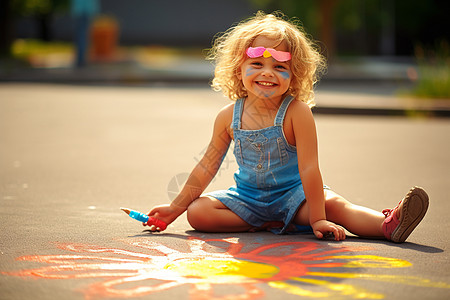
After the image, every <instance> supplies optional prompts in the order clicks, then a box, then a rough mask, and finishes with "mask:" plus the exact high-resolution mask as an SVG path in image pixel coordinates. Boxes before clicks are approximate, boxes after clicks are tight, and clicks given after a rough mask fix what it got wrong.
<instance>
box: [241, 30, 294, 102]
mask: <svg viewBox="0 0 450 300" xmlns="http://www.w3.org/2000/svg"><path fill="white" fill-rule="evenodd" d="M251 47H265V48H273V49H275V50H277V51H283V52H288V51H289V49H288V46H287V43H286V42H285V41H283V42H281V43H279V42H278V41H276V40H273V39H270V38H267V37H264V36H258V37H257V38H256V39H255V40H254V41H253V43H252V45H251ZM238 77H239V79H240V80H242V83H243V85H244V87H245V88H246V90H247V93H248V97H249V98H253V97H256V98H263V99H272V100H278V101H279V100H281V97H282V96H283V95H284V94H285V93H286V91H287V90H288V89H289V85H290V83H291V77H292V73H291V70H290V61H285V62H279V61H277V60H276V59H274V58H273V57H272V56H269V57H267V55H263V56H260V57H256V58H250V57H248V58H247V59H246V60H245V61H244V63H243V64H242V65H241V67H240V73H239V74H238Z"/></svg>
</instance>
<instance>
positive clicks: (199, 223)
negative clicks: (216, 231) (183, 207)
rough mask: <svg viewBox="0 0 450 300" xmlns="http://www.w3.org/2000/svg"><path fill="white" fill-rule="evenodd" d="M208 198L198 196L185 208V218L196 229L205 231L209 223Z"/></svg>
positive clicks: (209, 206) (209, 205) (209, 204)
mask: <svg viewBox="0 0 450 300" xmlns="http://www.w3.org/2000/svg"><path fill="white" fill-rule="evenodd" d="M210 202H211V200H210V199H209V198H198V199H197V200H195V201H194V202H192V203H191V205H189V207H188V209H187V220H188V222H189V224H190V225H191V226H192V228H194V229H195V230H198V231H207V230H208V228H209V227H210V225H211V221H212V220H211V218H210V215H211V214H209V213H208V212H209V211H210V209H211V208H212V206H211V203H210Z"/></svg>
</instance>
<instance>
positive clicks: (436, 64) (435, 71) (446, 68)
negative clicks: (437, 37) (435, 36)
mask: <svg viewBox="0 0 450 300" xmlns="http://www.w3.org/2000/svg"><path fill="white" fill-rule="evenodd" d="M415 52H416V53H415V54H416V59H417V65H418V68H417V73H414V74H412V76H410V77H412V78H411V79H413V80H414V81H415V82H416V85H415V87H414V88H413V89H412V91H411V93H412V95H413V96H416V97H420V98H438V99H449V100H450V56H449V54H450V48H449V44H448V42H446V41H442V42H441V43H439V44H438V46H437V47H436V48H435V49H425V48H423V47H421V46H417V47H416V51H415Z"/></svg>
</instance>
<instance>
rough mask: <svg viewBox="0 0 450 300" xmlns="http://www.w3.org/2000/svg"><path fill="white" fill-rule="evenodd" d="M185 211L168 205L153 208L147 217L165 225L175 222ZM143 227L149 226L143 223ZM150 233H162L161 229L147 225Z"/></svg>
mask: <svg viewBox="0 0 450 300" xmlns="http://www.w3.org/2000/svg"><path fill="white" fill-rule="evenodd" d="M185 210H186V209H180V208H178V207H172V206H170V205H169V204H164V205H159V206H155V207H154V208H153V209H152V210H150V211H149V212H148V213H147V215H148V216H150V217H153V218H156V219H158V220H161V221H163V222H164V223H166V224H167V225H169V224H170V223H172V222H173V221H175V219H176V218H178V216H180V215H181V214H182V213H183V212H184V211H185ZM143 225H144V226H147V225H149V224H147V223H143ZM149 226H150V230H151V231H162V230H161V228H157V227H156V226H155V225H149Z"/></svg>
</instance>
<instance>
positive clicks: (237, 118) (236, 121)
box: [231, 98, 244, 130]
mask: <svg viewBox="0 0 450 300" xmlns="http://www.w3.org/2000/svg"><path fill="white" fill-rule="evenodd" d="M243 107H244V98H241V99H238V100H236V103H235V104H234V109H233V120H232V121H231V128H232V129H233V130H239V129H241V116H242V109H243Z"/></svg>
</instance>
